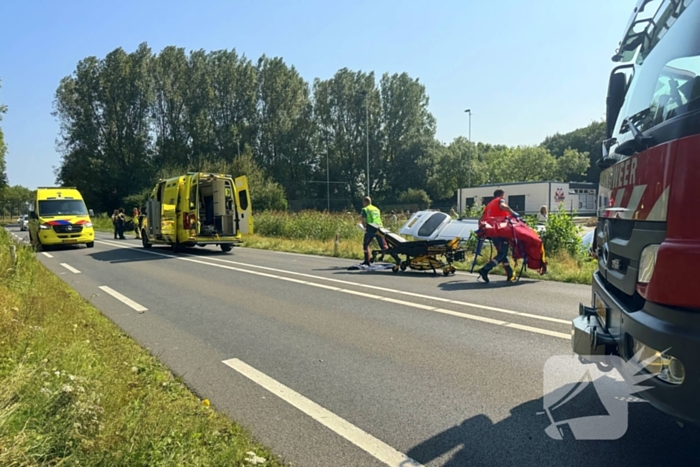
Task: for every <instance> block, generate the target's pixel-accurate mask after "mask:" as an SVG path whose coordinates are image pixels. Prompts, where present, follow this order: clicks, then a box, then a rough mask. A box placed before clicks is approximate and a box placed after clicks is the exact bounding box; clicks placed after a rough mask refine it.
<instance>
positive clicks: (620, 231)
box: [610, 219, 634, 240]
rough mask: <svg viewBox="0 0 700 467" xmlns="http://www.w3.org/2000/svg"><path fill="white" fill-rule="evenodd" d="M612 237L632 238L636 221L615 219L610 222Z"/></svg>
mask: <svg viewBox="0 0 700 467" xmlns="http://www.w3.org/2000/svg"><path fill="white" fill-rule="evenodd" d="M610 227H611V229H610V237H611V239H612V238H620V239H622V240H629V239H630V238H632V232H633V231H634V221H633V220H627V219H615V220H614V221H613V222H611V224H610Z"/></svg>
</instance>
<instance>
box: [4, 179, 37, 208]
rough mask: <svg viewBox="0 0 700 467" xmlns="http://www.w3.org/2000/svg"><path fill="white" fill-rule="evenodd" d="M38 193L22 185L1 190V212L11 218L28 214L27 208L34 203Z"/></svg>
mask: <svg viewBox="0 0 700 467" xmlns="http://www.w3.org/2000/svg"><path fill="white" fill-rule="evenodd" d="M35 193H36V192H35V191H33V190H30V189H29V188H26V187H23V186H21V185H14V186H8V187H5V189H3V190H0V212H2V213H3V215H5V214H8V215H10V216H14V215H18V216H19V215H21V214H26V213H27V210H28V208H27V206H28V205H29V204H31V203H32V202H33V201H34V194H35Z"/></svg>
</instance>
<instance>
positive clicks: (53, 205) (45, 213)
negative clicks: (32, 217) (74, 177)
mask: <svg viewBox="0 0 700 467" xmlns="http://www.w3.org/2000/svg"><path fill="white" fill-rule="evenodd" d="M39 215H40V216H41V217H54V216H87V215H88V212H87V209H86V208H85V203H84V202H83V201H82V200H79V199H49V200H44V201H39Z"/></svg>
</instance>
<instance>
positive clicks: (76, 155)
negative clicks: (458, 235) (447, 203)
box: [0, 43, 604, 211]
mask: <svg viewBox="0 0 700 467" xmlns="http://www.w3.org/2000/svg"><path fill="white" fill-rule="evenodd" d="M428 104H429V98H428V95H427V91H426V88H425V85H423V84H422V83H420V82H419V80H417V79H414V78H411V77H410V76H409V75H408V74H406V73H396V74H384V75H382V76H381V78H380V79H379V80H378V82H377V78H376V76H375V74H374V73H373V72H369V73H367V72H363V71H353V70H349V69H347V68H342V69H340V70H338V71H337V72H336V73H335V74H334V75H333V76H332V77H331V78H329V79H325V80H321V79H315V80H314V81H313V83H312V85H310V84H309V83H308V82H306V81H305V80H304V79H303V78H302V77H301V75H300V74H299V72H298V71H297V70H296V69H295V68H294V67H293V66H289V65H287V64H286V63H285V62H284V60H282V59H281V58H279V57H274V58H270V57H267V56H265V55H263V56H262V57H260V58H259V59H258V60H257V62H253V61H251V60H250V59H248V58H247V57H245V56H242V55H239V54H238V53H237V52H236V51H235V50H218V51H212V52H207V51H204V50H195V51H191V52H189V53H186V52H185V50H184V49H182V48H177V47H172V46H170V47H166V48H164V49H163V50H162V51H161V52H160V53H158V54H154V53H152V52H151V50H150V49H149V48H148V46H147V45H146V44H145V43H144V44H141V45H140V46H139V47H138V48H137V49H136V50H135V51H134V52H132V53H126V52H125V51H123V50H122V49H116V50H114V51H112V52H110V53H109V54H107V55H106V56H105V57H104V58H97V57H87V58H85V59H83V60H81V61H80V62H79V63H78V65H77V67H76V69H75V71H74V73H73V74H72V75H71V76H68V77H65V78H64V79H63V80H61V83H60V85H59V87H58V89H57V90H56V99H55V109H54V110H55V115H56V116H57V117H58V120H59V122H60V129H61V130H60V131H61V133H60V135H59V139H58V150H59V151H60V152H61V154H62V156H63V159H62V163H61V165H60V167H59V168H58V169H57V172H56V175H57V179H58V181H59V182H60V183H64V184H70V185H75V186H77V187H78V188H79V189H80V190H81V192H82V193H83V195H84V197H85V198H86V202H87V204H88V205H89V206H90V207H92V208H93V209H96V210H98V211H105V210H109V209H111V208H112V207H113V206H117V205H119V204H121V203H123V202H125V200H127V199H129V200H130V201H132V200H136V199H137V198H138V197H139V196H140V193H142V192H143V191H144V190H150V189H151V187H152V186H153V184H154V183H155V181H156V179H157V178H158V176H159V175H160V176H162V174H163V173H171V174H172V173H182V172H187V171H194V170H204V168H205V167H211V166H222V167H224V166H230V165H231V164H232V163H233V161H234V159H235V158H237V157H240V156H242V155H244V154H250V157H251V158H252V161H254V163H255V164H256V165H257V166H258V167H259V168H260V169H261V170H262V171H263V172H264V174H265V175H266V176H269V177H270V181H269V182H270V183H262V184H257V185H256V188H255V190H258V192H256V191H254V190H253V189H251V196H252V199H253V200H254V206H255V207H256V209H257V210H259V209H284V202H283V201H282V199H283V196H282V193H284V195H285V196H284V198H288V199H291V200H297V201H301V200H305V201H313V200H322V199H325V198H326V197H327V196H329V197H330V198H331V199H332V200H335V201H336V202H335V203H334V204H335V205H338V206H340V205H351V204H353V203H354V204H356V205H359V200H360V199H361V197H362V196H363V195H364V193H365V191H366V186H367V185H368V184H369V187H370V191H371V193H372V195H373V196H374V197H376V198H377V199H383V200H387V201H389V200H390V201H392V202H394V201H395V200H396V199H397V197H398V196H399V194H400V193H404V192H407V191H408V190H409V189H413V190H416V189H420V190H425V191H426V192H427V193H428V195H429V197H431V198H432V199H433V200H448V199H451V198H453V197H454V194H455V192H456V190H457V189H459V188H462V187H467V186H479V185H481V184H484V183H507V182H518V181H538V180H565V179H572V180H577V179H580V178H582V177H583V175H582V174H584V173H585V172H586V171H587V172H588V177H589V179H590V177H591V173H592V172H591V171H592V170H593V169H592V167H593V164H592V163H591V161H593V162H594V159H596V158H597V157H598V155H599V153H600V148H599V146H600V144H599V143H600V139H601V138H599V136H600V132H601V131H604V125H603V124H602V123H601V122H595V123H593V124H592V125H590V126H589V127H586V128H582V129H578V130H576V131H574V132H571V133H567V134H565V135H559V134H558V135H554V136H552V137H550V138H547V139H546V140H545V141H544V142H543V143H542V144H541V145H540V146H537V147H528V146H522V147H507V146H503V145H489V144H482V143H478V144H475V143H473V142H470V141H467V140H466V139H465V138H463V137H459V138H456V139H455V140H454V141H452V142H451V143H450V144H448V145H446V144H442V143H440V142H438V141H436V139H435V131H436V121H435V118H434V117H433V116H432V115H431V113H430V112H429V109H428ZM1 148H2V146H1V145H0V149H1ZM586 158H588V159H589V160H588V165H586ZM368 159H369V171H368V169H367V162H368ZM1 162H2V161H1V160H0V163H1ZM0 168H1V167H0ZM596 170H597V169H596ZM368 172H369V177H370V178H369V180H367V176H368ZM596 174H597V172H596ZM232 175H234V176H236V175H240V173H236V172H235V171H234V172H232ZM327 180H329V181H330V182H331V183H329V184H328V185H326V181H327ZM329 191H330V193H328V192H329ZM131 196H135V198H129V197H131ZM312 204H313V203H307V205H312Z"/></svg>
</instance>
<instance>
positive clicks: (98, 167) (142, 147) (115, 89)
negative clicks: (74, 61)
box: [54, 44, 152, 211]
mask: <svg viewBox="0 0 700 467" xmlns="http://www.w3.org/2000/svg"><path fill="white" fill-rule="evenodd" d="M150 60H151V52H150V49H149V48H148V47H147V46H146V45H145V44H141V45H140V46H139V47H138V49H137V50H136V51H135V52H133V53H131V54H127V53H126V52H124V51H123V50H122V49H121V48H118V49H115V50H114V51H112V52H110V53H109V54H108V55H107V56H106V57H105V58H104V59H103V60H98V59H97V58H95V57H88V58H87V59H85V60H82V61H81V62H79V63H78V67H77V69H76V71H75V72H74V74H73V75H72V76H69V77H66V78H64V79H63V80H62V81H61V84H60V85H59V88H58V90H57V91H56V99H55V104H54V109H55V111H54V115H55V116H57V117H58V119H59V122H60V128H61V134H60V137H59V144H58V146H59V151H60V152H62V153H63V161H62V164H61V167H60V168H59V169H58V171H57V178H58V182H59V183H63V184H68V185H74V186H76V187H77V188H78V189H79V190H80V191H81V192H82V193H83V196H85V200H86V203H88V204H90V205H92V206H96V207H98V208H99V209H101V210H103V211H106V210H109V209H110V208H113V207H115V206H119V205H120V204H121V203H122V201H123V199H124V198H126V197H127V196H129V195H131V194H133V193H137V192H139V191H141V190H143V189H144V188H145V187H146V186H148V185H150V184H151V183H152V164H151V155H152V151H151V148H150V142H151V132H150V130H151V127H150V125H149V111H150V109H151V107H152V106H151V103H152V86H151V83H152V81H151V79H150V74H149V64H150Z"/></svg>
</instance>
